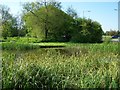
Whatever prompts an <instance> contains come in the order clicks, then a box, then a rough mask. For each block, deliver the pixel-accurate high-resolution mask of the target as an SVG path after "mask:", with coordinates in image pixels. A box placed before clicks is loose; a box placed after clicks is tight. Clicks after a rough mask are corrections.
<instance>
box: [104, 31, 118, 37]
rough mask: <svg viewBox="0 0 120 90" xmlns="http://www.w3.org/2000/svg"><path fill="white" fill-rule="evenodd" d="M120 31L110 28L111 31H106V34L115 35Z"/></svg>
mask: <svg viewBox="0 0 120 90" xmlns="http://www.w3.org/2000/svg"><path fill="white" fill-rule="evenodd" d="M118 34H119V31H116V30H110V31H106V35H108V36H114V35H118Z"/></svg>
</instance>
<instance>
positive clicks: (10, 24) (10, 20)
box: [0, 5, 18, 38]
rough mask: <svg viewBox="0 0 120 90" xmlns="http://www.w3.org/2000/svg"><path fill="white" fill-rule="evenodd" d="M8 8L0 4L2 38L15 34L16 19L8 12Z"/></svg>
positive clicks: (16, 33) (16, 32)
mask: <svg viewBox="0 0 120 90" xmlns="http://www.w3.org/2000/svg"><path fill="white" fill-rule="evenodd" d="M9 10H10V9H9V8H8V7H6V6H3V5H0V12H1V16H2V36H3V37H4V38H7V37H11V36H17V35H18V31H17V20H16V18H15V17H13V16H12V15H11V14H10V13H9Z"/></svg>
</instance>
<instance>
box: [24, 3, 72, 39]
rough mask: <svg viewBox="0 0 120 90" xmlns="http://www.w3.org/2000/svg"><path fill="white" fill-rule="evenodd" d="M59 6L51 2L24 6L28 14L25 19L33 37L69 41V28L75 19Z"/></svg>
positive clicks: (25, 14)
mask: <svg viewBox="0 0 120 90" xmlns="http://www.w3.org/2000/svg"><path fill="white" fill-rule="evenodd" d="M36 4H37V5H36ZM58 6H59V5H57V6H56V5H55V4H53V3H49V2H48V3H47V2H44V3H43V5H42V4H40V3H38V2H35V3H27V4H25V5H24V9H25V11H26V12H25V13H24V15H23V19H24V21H25V24H26V26H27V27H28V28H29V30H30V32H31V35H33V36H37V37H40V38H42V39H43V40H51V41H69V39H70V33H69V32H70V31H69V30H70V29H69V26H70V24H71V21H72V20H73V19H72V17H71V16H69V15H67V14H66V13H65V12H63V11H62V10H61V9H60V8H58Z"/></svg>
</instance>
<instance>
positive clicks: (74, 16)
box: [66, 6, 78, 18]
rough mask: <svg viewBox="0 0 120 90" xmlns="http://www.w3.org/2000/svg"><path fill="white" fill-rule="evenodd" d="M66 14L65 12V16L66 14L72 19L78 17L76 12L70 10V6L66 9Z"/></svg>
mask: <svg viewBox="0 0 120 90" xmlns="http://www.w3.org/2000/svg"><path fill="white" fill-rule="evenodd" d="M66 12H67V14H68V15H69V16H71V17H73V18H77V17H78V15H77V12H76V11H75V9H73V8H72V6H71V7H68V9H67V11H66Z"/></svg>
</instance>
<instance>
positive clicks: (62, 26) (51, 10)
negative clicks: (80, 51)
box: [0, 0, 103, 43]
mask: <svg viewBox="0 0 120 90" xmlns="http://www.w3.org/2000/svg"><path fill="white" fill-rule="evenodd" d="M61 8H62V6H61V3H60V2H56V1H49V2H46V1H45V0H44V1H43V2H42V1H40V2H32V3H24V4H23V13H22V15H21V18H19V17H13V16H12V15H11V14H10V13H9V8H8V7H5V6H2V5H1V7H0V12H1V13H2V20H1V21H2V26H1V28H2V36H3V37H4V38H7V37H16V36H20V37H22V36H28V37H36V38H39V39H41V40H42V41H54V42H56V41H57V42H69V41H71V42H81V43H98V42H101V40H102V34H103V30H102V28H101V25H100V23H98V22H97V21H93V20H91V19H86V18H80V17H78V15H77V13H76V12H75V10H74V9H73V8H70V7H69V8H68V9H67V11H66V12H64V11H62V9H61Z"/></svg>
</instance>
